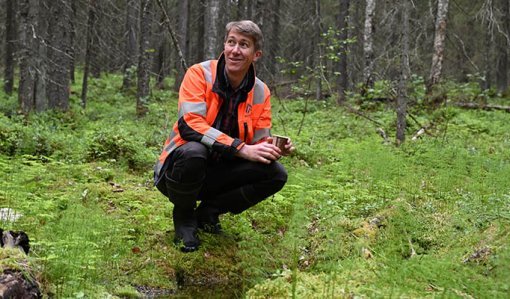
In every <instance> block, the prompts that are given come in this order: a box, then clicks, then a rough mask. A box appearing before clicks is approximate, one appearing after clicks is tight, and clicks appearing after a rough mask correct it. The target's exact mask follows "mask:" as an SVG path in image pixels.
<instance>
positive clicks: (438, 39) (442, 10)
mask: <svg viewBox="0 0 510 299" xmlns="http://www.w3.org/2000/svg"><path fill="white" fill-rule="evenodd" d="M447 14H448V0H438V1H437V15H436V30H435V35H434V54H433V56H432V66H431V68H430V76H429V80H428V83H427V94H429V95H431V94H432V89H433V87H434V85H436V84H437V83H438V82H439V81H440V79H441V72H442V69H443V60H444V48H445V38H446V21H447Z"/></svg>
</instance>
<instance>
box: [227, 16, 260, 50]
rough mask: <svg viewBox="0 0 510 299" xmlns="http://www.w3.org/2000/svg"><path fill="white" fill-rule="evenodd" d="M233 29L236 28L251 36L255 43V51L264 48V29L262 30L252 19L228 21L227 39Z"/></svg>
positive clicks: (237, 30)
mask: <svg viewBox="0 0 510 299" xmlns="http://www.w3.org/2000/svg"><path fill="white" fill-rule="evenodd" d="M231 30H235V31H236V32H239V33H241V34H245V35H247V36H249V37H251V38H252V39H253V42H254V44H255V51H258V50H262V46H263V44H264V36H263V35H262V31H261V30H260V28H259V26H257V24H255V23H253V22H252V21H250V20H242V21H235V22H230V23H228V24H227V26H225V41H226V40H227V38H228V34H229V33H230V31H231Z"/></svg>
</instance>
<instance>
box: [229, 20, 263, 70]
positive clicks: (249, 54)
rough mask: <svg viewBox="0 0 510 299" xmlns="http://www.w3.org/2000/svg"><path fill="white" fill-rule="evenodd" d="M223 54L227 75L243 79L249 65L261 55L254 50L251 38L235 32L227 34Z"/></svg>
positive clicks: (258, 51) (260, 52) (231, 31)
mask: <svg viewBox="0 0 510 299" xmlns="http://www.w3.org/2000/svg"><path fill="white" fill-rule="evenodd" d="M224 53H225V67H226V70H227V74H228V75H229V76H239V77H244V75H245V74H246V73H247V72H248V70H249V69H250V65H251V63H252V62H254V61H257V59H259V57H260V56H261V55H262V51H260V50H257V51H256V50H255V43H254V42H253V39H252V38H251V37H249V36H247V35H244V34H241V33H239V32H237V31H235V30H230V32H229V33H228V36H227V40H226V41H225V45H224Z"/></svg>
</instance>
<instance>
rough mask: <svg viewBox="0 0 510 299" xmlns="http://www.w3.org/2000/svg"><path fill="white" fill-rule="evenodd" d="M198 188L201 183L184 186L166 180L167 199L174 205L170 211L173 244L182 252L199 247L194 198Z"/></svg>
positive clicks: (168, 179)
mask: <svg viewBox="0 0 510 299" xmlns="http://www.w3.org/2000/svg"><path fill="white" fill-rule="evenodd" d="M200 186H201V182H200V183H195V184H184V183H178V182H175V181H173V180H172V179H170V178H168V177H167V178H166V187H167V190H168V194H169V199H170V201H171V202H172V203H173V204H174V209H173V211H172V216H173V221H174V230H175V237H174V243H175V244H176V245H177V246H179V247H180V250H181V251H183V252H192V251H196V250H198V247H199V245H200V240H199V239H198V236H197V232H198V226H197V220H196V215H195V207H196V198H197V195H198V191H199V190H200V189H199V188H200Z"/></svg>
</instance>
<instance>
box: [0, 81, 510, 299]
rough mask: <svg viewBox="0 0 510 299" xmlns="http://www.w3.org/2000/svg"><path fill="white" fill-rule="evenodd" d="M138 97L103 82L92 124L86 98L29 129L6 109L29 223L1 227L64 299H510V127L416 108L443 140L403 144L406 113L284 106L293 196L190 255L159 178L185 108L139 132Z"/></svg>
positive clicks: (484, 115) (154, 115)
mask: <svg viewBox="0 0 510 299" xmlns="http://www.w3.org/2000/svg"><path fill="white" fill-rule="evenodd" d="M78 81H79V80H78ZM120 83H121V78H120V77H119V76H115V75H110V76H108V77H106V78H102V79H100V80H93V81H92V82H91V86H90V95H89V100H88V106H87V108H86V109H85V110H83V109H81V108H80V107H79V105H78V98H79V97H78V95H79V94H80V92H79V87H77V86H73V92H72V102H73V106H72V109H71V111H70V112H67V113H57V112H49V113H43V114H39V115H30V116H29V117H23V116H20V115H17V114H16V113H13V111H16V105H17V100H16V98H15V97H14V96H12V97H8V96H6V95H4V94H0V104H1V105H0V110H1V111H0V112H2V113H0V137H1V140H0V208H11V209H14V210H15V211H16V212H18V213H20V214H21V215H22V217H20V218H19V219H18V220H16V221H15V222H9V221H5V220H4V221H0V227H1V228H3V229H12V230H23V231H25V232H27V234H28V235H29V237H30V240H31V246H32V247H31V252H30V255H29V258H30V259H31V262H32V264H33V265H34V267H35V268H36V270H37V272H38V273H39V274H38V275H37V278H38V280H39V282H40V283H41V287H42V290H43V292H44V294H45V295H46V296H48V297H55V298H64V297H65V298H69V297H73V298H84V297H86V298H106V297H112V296H113V297H120V298H139V297H144V296H145V297H151V296H152V297H153V298H154V297H156V298H158V297H160V298H164V297H171V296H181V297H190V298H236V297H248V298H288V297H293V298H343V297H412V298H414V297H436V296H438V297H447V298H450V297H459V298H473V297H474V298H507V297H508V296H509V294H510V283H509V281H508V277H510V267H509V265H510V180H509V179H508V178H510V151H509V148H510V122H509V121H508V117H509V114H508V113H506V112H504V111H479V110H461V109H460V108H456V107H450V106H448V107H441V108H438V109H436V110H433V111H429V110H426V109H421V108H419V107H418V105H416V106H415V107H414V108H411V111H412V113H413V116H414V118H415V120H416V121H412V122H411V123H410V125H409V128H408V131H407V134H408V135H410V136H412V135H413V134H414V133H415V132H416V131H418V130H419V129H420V126H419V125H418V123H421V124H423V125H429V124H433V125H431V126H428V130H427V134H424V135H422V136H421V137H420V138H418V139H417V140H414V141H412V140H410V138H408V141H406V142H405V144H403V145H402V146H401V147H396V146H395V145H394V144H393V141H390V142H385V141H384V140H383V139H382V138H381V137H380V136H379V134H378V133H377V128H378V127H379V125H382V128H383V129H384V131H386V132H387V133H388V135H389V136H390V138H392V137H391V136H394V135H395V134H394V129H393V128H394V124H395V113H394V110H393V108H392V107H391V106H390V105H388V104H385V103H371V104H370V105H368V106H367V105H366V104H364V105H361V106H362V107H360V105H357V103H356V102H352V105H353V106H355V107H356V108H357V109H362V111H363V113H364V114H366V115H368V116H370V118H371V119H375V120H377V121H378V122H379V125H374V123H373V122H372V121H369V120H367V119H366V118H362V117H359V116H358V115H356V114H353V113H349V112H348V111H346V110H345V109H344V108H341V107H338V106H336V105H335V104H334V101H333V100H331V101H312V100H309V101H305V100H285V101H281V100H278V99H276V98H275V99H274V100H273V111H274V112H273V122H274V128H273V133H276V134H282V135H287V136H290V137H291V138H292V140H293V142H294V144H295V145H296V148H297V150H296V153H295V154H294V155H292V156H291V157H285V158H283V159H282V160H281V161H282V163H283V164H284V165H285V166H286V168H287V169H288V172H289V181H288V183H287V185H286V186H285V187H284V189H283V190H282V191H281V192H279V193H277V194H276V195H274V196H272V197H271V198H269V199H267V200H266V201H264V202H262V203H260V204H259V205H257V206H256V207H254V208H252V209H250V210H249V211H247V212H245V213H243V214H240V215H235V216H233V215H224V216H222V219H221V220H222V226H223V228H224V230H225V235H223V236H213V235H208V234H205V233H201V234H200V237H201V239H202V246H201V248H200V250H198V251H197V252H194V253H187V254H186V253H182V252H180V251H179V250H178V249H177V248H176V247H175V246H174V245H173V244H172V238H173V225H172V219H171V210H172V205H171V203H170V202H169V201H168V200H167V199H166V198H165V197H164V196H163V195H161V194H160V193H159V192H158V191H157V190H156V189H155V188H154V187H153V180H152V165H153V163H154V161H155V159H156V157H157V155H158V154H159V151H160V149H161V147H162V144H163V141H164V139H165V137H166V135H167V134H168V132H169V130H170V128H171V126H172V124H173V122H174V121H175V118H176V115H177V113H176V109H177V108H176V107H177V98H176V95H175V94H174V93H172V92H168V91H162V90H154V91H153V94H152V103H151V104H150V107H149V114H148V115H147V116H146V117H144V118H142V119H137V118H136V117H135V101H134V99H133V95H132V94H128V95H126V94H122V93H120V92H119V91H118V89H119V88H118V87H119V86H120ZM499 101H500V103H501V101H504V100H499ZM506 102H508V100H506ZM358 104H359V103H358Z"/></svg>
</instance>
